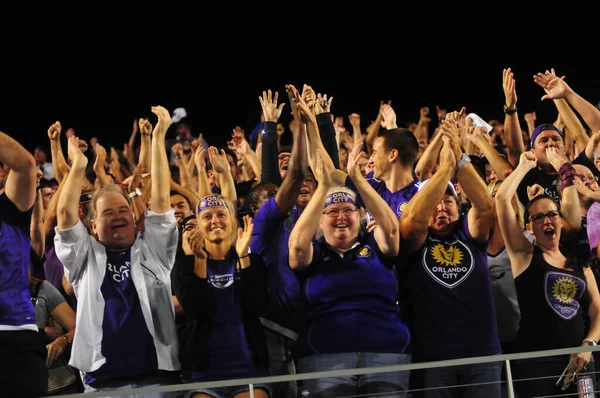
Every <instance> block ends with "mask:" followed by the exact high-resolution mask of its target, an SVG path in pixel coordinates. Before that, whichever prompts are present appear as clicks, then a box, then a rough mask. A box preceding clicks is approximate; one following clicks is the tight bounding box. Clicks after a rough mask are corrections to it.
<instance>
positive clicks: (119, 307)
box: [85, 249, 158, 385]
mask: <svg viewBox="0 0 600 398" xmlns="http://www.w3.org/2000/svg"><path fill="white" fill-rule="evenodd" d="M130 266H131V251H130V249H127V250H126V251H123V252H111V251H108V250H107V251H106V274H105V275H104V281H103V282H102V285H101V286H100V292H101V293H102V296H103V297H104V302H105V306H104V318H103V320H102V355H103V356H104V357H105V358H106V363H105V364H104V365H102V366H101V367H100V368H99V369H98V370H95V371H93V372H89V373H87V374H86V375H85V382H86V384H90V385H91V384H92V383H94V382H96V381H101V380H108V379H111V378H115V377H123V376H134V375H140V374H144V373H150V372H153V371H156V370H158V360H157V357H156V348H155V347H154V340H153V339H152V335H151V334H150V332H149V331H148V326H147V325H146V321H145V319H144V314H143V313H142V307H141V305H140V298H139V297H138V294H137V291H136V289H135V286H134V284H133V280H132V279H131V274H130V271H131V267H130Z"/></svg>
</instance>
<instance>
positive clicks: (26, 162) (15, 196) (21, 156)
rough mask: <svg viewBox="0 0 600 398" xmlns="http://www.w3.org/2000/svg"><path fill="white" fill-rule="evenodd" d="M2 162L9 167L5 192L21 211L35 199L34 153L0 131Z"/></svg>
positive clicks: (0, 159) (27, 208) (0, 157)
mask: <svg viewBox="0 0 600 398" xmlns="http://www.w3.org/2000/svg"><path fill="white" fill-rule="evenodd" d="M0 162H1V163H2V164H5V165H6V166H8V167H9V169H10V171H9V172H8V177H7V178H6V184H5V186H4V193H5V194H6V196H7V197H8V199H9V200H10V201H11V202H12V203H14V205H15V206H16V207H17V208H18V209H19V210H21V211H26V210H29V209H31V206H33V202H34V201H35V188H36V166H35V159H34V158H33V155H31V153H29V151H27V149H25V148H24V147H23V146H22V145H21V144H19V143H18V142H17V141H16V140H14V139H13V138H11V137H9V136H8V135H7V134H5V133H3V132H2V131H0Z"/></svg>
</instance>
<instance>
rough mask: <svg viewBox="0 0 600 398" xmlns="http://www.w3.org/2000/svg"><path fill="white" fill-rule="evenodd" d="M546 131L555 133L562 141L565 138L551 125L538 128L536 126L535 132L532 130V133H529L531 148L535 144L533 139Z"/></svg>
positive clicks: (542, 125)
mask: <svg viewBox="0 0 600 398" xmlns="http://www.w3.org/2000/svg"><path fill="white" fill-rule="evenodd" d="M547 130H552V131H556V132H557V133H558V134H559V135H560V136H561V138H562V139H563V140H564V138H565V136H564V134H563V132H562V131H560V129H559V128H558V127H555V126H554V125H553V124H550V123H546V124H540V125H539V126H537V127H536V128H535V130H533V133H531V147H532V148H533V145H534V144H535V139H536V138H537V136H538V135H540V134H541V133H542V131H547Z"/></svg>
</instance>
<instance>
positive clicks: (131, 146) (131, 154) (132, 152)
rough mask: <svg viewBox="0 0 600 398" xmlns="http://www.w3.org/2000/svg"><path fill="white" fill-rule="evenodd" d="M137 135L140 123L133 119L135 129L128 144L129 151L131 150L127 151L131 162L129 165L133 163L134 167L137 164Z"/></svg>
mask: <svg viewBox="0 0 600 398" xmlns="http://www.w3.org/2000/svg"><path fill="white" fill-rule="evenodd" d="M137 133H138V121H137V120H135V119H133V128H132V130H131V135H130V136H129V141H128V142H127V149H129V150H128V151H127V160H129V163H131V164H133V165H135V164H136V159H135V139H136V137H137Z"/></svg>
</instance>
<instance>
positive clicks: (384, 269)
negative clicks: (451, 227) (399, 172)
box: [289, 143, 411, 398]
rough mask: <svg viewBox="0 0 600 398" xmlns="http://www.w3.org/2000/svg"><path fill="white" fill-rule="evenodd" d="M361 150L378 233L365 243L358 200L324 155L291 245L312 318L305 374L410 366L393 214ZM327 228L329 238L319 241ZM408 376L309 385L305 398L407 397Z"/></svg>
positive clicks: (353, 159) (302, 351)
mask: <svg viewBox="0 0 600 398" xmlns="http://www.w3.org/2000/svg"><path fill="white" fill-rule="evenodd" d="M361 147H362V145H361V143H359V145H356V146H355V149H354V150H353V151H352V154H351V155H350V158H349V160H348V170H349V175H350V178H352V180H353V182H354V184H355V186H356V188H357V189H358V191H359V193H360V195H361V197H362V199H363V201H364V203H365V205H366V207H367V209H368V210H369V212H370V213H371V215H372V217H373V218H374V219H375V221H376V222H377V227H376V228H375V229H374V230H372V231H371V232H369V233H367V234H365V235H363V236H361V235H359V231H360V220H359V216H358V208H357V207H356V204H355V202H356V194H355V193H354V192H353V191H351V190H350V189H348V188H346V187H343V186H335V187H331V185H332V183H331V178H330V171H329V170H328V169H326V168H325V166H324V165H323V160H322V159H321V154H320V152H319V151H318V150H317V167H316V170H315V177H316V178H317V180H318V182H319V185H318V187H317V189H316V191H315V193H314V194H313V197H312V199H311V200H310V202H309V203H308V205H307V207H306V209H305V210H304V212H303V213H302V215H301V216H300V218H299V220H298V221H297V222H296V224H295V226H294V228H293V229H292V232H291V234H290V239H289V264H290V267H291V268H292V269H294V270H296V271H297V272H298V274H299V275H300V276H301V277H302V282H303V283H302V293H301V294H302V298H303V300H304V301H305V303H304V304H305V305H306V307H307V308H306V310H307V312H308V316H307V319H306V321H305V323H304V326H303V327H302V328H301V329H300V331H299V336H298V340H297V342H296V346H295V351H296V352H295V354H296V356H297V358H298V370H299V372H300V373H306V372H319V371H325V370H333V369H336V370H338V369H354V368H363V367H372V366H389V365H399V364H406V363H410V361H411V355H410V334H409V331H408V328H407V327H406V325H405V324H404V323H402V322H401V321H400V319H399V318H398V313H399V307H398V305H397V302H396V295H397V293H398V285H397V279H396V272H395V265H394V257H395V256H396V255H397V254H398V250H399V246H400V237H399V231H398V229H399V227H398V221H397V218H396V216H395V215H394V213H393V211H392V209H391V208H390V207H389V206H388V205H387V204H386V203H385V201H384V200H383V199H382V198H381V197H380V196H379V194H378V193H377V192H376V191H375V190H374V189H373V188H372V187H371V185H369V183H368V182H367V181H366V180H365V178H364V177H363V176H362V174H361V173H360V170H359V168H358V165H357V162H358V160H359V158H360V148H361ZM319 227H320V228H321V230H322V232H323V237H322V238H320V239H313V237H314V236H315V234H316V233H317V230H318V229H319ZM408 376H409V374H408V371H404V372H387V373H378V374H367V375H353V376H346V377H335V378H318V379H309V380H304V381H303V382H302V387H301V388H300V389H299V391H300V393H301V394H302V395H303V396H304V395H307V394H310V396H311V397H315V398H322V397H339V396H355V395H357V394H358V395H360V394H377V396H378V397H390V396H394V397H398V396H404V395H405V392H404V391H405V390H406V389H407V387H408Z"/></svg>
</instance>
